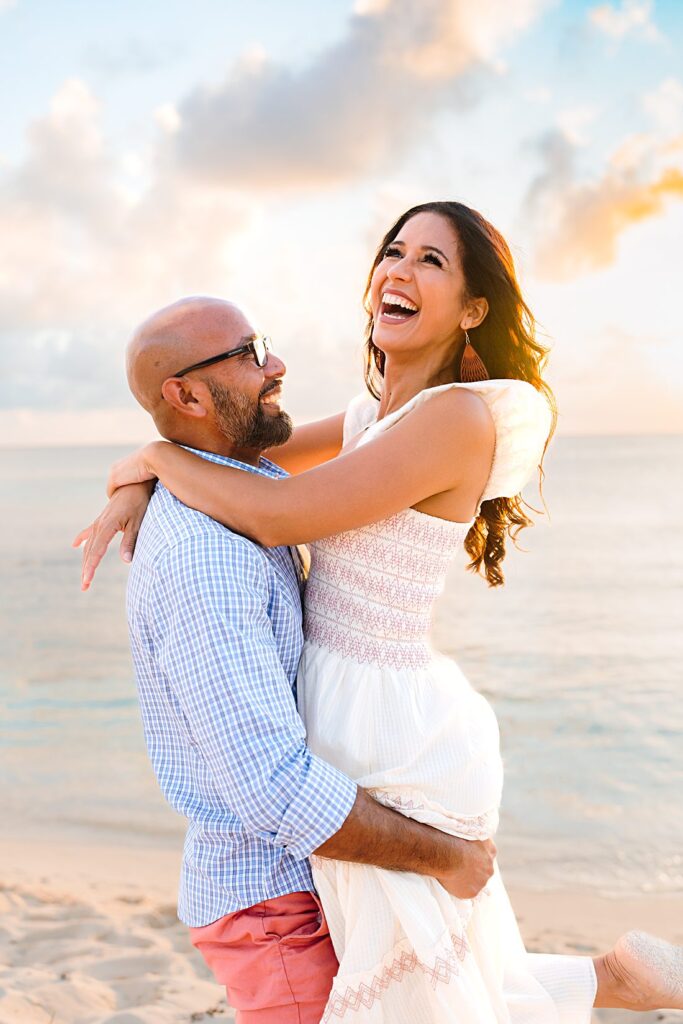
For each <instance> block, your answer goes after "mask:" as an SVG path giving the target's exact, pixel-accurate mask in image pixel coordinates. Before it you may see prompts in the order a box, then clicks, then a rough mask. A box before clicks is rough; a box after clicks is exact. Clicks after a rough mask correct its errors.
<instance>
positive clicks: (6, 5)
mask: <svg viewBox="0 0 683 1024" xmlns="http://www.w3.org/2000/svg"><path fill="white" fill-rule="evenodd" d="M16 6H17V0H0V14H2V12H3V11H9V10H11V9H12V7H16Z"/></svg>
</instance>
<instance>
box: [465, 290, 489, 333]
mask: <svg viewBox="0 0 683 1024" xmlns="http://www.w3.org/2000/svg"><path fill="white" fill-rule="evenodd" d="M488 311H489V303H488V299H485V298H484V297H483V296H482V297H481V298H480V299H470V301H469V302H468V303H467V313H466V314H465V316H464V317H463V319H462V322H461V324H460V326H461V327H462V329H463V331H471V330H473V328H475V327H478V326H479V324H481V323H483V322H484V320H485V319H486V314H487V313H488Z"/></svg>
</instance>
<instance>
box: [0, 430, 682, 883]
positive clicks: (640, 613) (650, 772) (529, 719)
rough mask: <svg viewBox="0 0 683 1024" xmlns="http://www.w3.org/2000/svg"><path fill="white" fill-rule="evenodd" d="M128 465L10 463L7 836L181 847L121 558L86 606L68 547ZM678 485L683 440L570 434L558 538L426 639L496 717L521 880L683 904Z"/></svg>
mask: <svg viewBox="0 0 683 1024" xmlns="http://www.w3.org/2000/svg"><path fill="white" fill-rule="evenodd" d="M119 454H120V452H119V450H118V449H114V448H111V449H93V448H83V449H73V448H72V449H52V450H40V451H39V450H30V451H0V499H1V507H2V512H3V515H2V531H1V533H0V548H1V555H2V589H1V593H0V615H1V619H2V630H1V635H2V648H1V650H0V704H1V707H2V718H1V721H0V747H1V750H0V755H1V759H0V773H1V774H0V781H1V783H2V785H0V820H2V822H3V829H4V830H5V831H6V833H8V834H16V835H22V836H27V835H35V836H36V837H39V836H42V837H50V836H72V837H74V838H76V837H78V836H82V835H86V834H87V835H88V836H96V837H99V838H104V837H108V838H109V839H110V840H111V841H112V842H118V841H125V842H130V841H135V840H144V841H146V842H158V843H163V844H170V843H172V844H174V845H177V846H178V848H180V836H181V834H182V831H183V827H182V822H181V821H180V819H178V818H177V817H176V816H175V815H174V813H173V812H172V811H171V810H170V809H168V808H167V806H166V805H165V804H164V802H163V800H162V798H161V797H160V796H159V794H158V792H157V789H156V784H155V780H154V778H153V776H152V773H151V769H150V768H149V766H148V763H147V758H146V755H145V750H144V746H143V740H142V732H141V728H140V723H139V719H138V713H137V705H136V698H135V687H134V681H133V676H132V670H131V662H130V658H129V654H128V647H127V637H126V624H125V615H124V589H125V583H126V574H127V569H126V567H125V566H124V565H123V563H121V562H120V561H119V560H118V558H117V557H116V556H115V555H114V554H110V556H109V557H108V559H107V561H106V563H105V564H104V566H103V567H102V568H101V570H100V573H99V575H98V578H97V580H96V582H95V585H94V588H93V590H92V591H91V592H90V593H88V594H81V593H80V591H79V586H78V579H79V561H80V555H79V553H77V552H74V551H72V550H71V549H70V547H69V543H70V540H71V537H72V536H73V535H74V533H75V532H76V531H77V529H78V528H79V527H80V526H82V525H84V524H85V523H87V522H88V521H89V520H90V519H91V518H92V517H93V515H94V514H95V513H96V512H97V511H98V510H99V508H100V505H101V503H102V500H103V480H104V476H105V473H106V469H107V467H108V465H109V463H110V462H111V461H112V460H113V459H114V458H115V457H118V455H119ZM682 468H683V437H661V438H644V437H631V438H579V439H577V438H571V439H562V438H560V439H559V440H557V441H556V442H555V445H554V449H553V450H552V452H551V453H550V455H549V457H548V459H547V462H546V469H547V482H546V487H545V496H546V500H547V502H548V505H549V507H550V512H551V520H550V522H548V521H547V519H542V520H541V523H540V524H539V525H537V526H536V527H535V528H534V529H533V530H528V531H525V533H524V534H523V540H522V543H523V545H524V547H525V548H527V549H528V550H527V553H518V552H515V551H513V552H512V554H511V555H510V556H509V557H508V559H507V562H506V565H507V569H508V572H507V576H508V582H507V585H506V587H505V588H502V589H500V590H499V591H490V590H489V589H488V588H487V587H486V586H485V585H484V584H483V583H482V582H481V581H478V580H476V579H474V578H472V577H470V576H469V575H466V574H465V572H464V571H463V568H462V564H461V565H455V566H454V567H453V570H452V572H451V574H450V578H449V582H448V587H447V591H446V594H445V596H444V599H443V600H442V601H441V603H440V606H439V609H438V615H437V619H436V623H435V641H436V645H437V646H438V647H439V648H440V649H442V650H444V651H445V652H447V653H448V654H451V655H452V656H453V657H455V658H457V660H458V661H459V662H460V664H461V665H462V667H463V668H464V670H465V671H466V672H467V673H468V675H469V677H470V678H471V679H472V681H473V683H474V684H475V685H476V686H477V687H478V688H479V689H480V690H482V691H483V692H484V693H486V695H487V696H488V697H489V698H490V699H491V701H492V702H493V704H494V706H495V708H496V710H497V713H498V716H499V719H500V723H501V731H502V737H503V745H504V753H505V762H506V779H507V781H506V790H505V796H504V814H503V820H502V830H501V836H500V848H501V863H502V866H503V870H504V873H505V874H506V876H507V877H508V879H510V880H512V881H515V882H517V883H518V884H520V883H523V884H526V885H532V886H540V887H542V886H553V887H554V886H556V885H560V886H562V887H563V888H564V887H567V886H568V885H570V884H580V885H582V886H584V887H589V888H593V887H594V888H598V889H601V890H603V891H622V892H623V891H649V890H652V891H668V892H673V891H681V890H683V856H682V854H683V700H682V697H683V668H682V666H683V629H682V628H681V619H682V615H681V613H682V611H683V540H682V530H681V527H682V526H683V518H682V512H681V510H682V509H683V472H682ZM528 497H529V500H530V501H531V502H532V503H535V504H537V501H536V502H535V500H534V495H533V494H531V493H530V494H529V495H528Z"/></svg>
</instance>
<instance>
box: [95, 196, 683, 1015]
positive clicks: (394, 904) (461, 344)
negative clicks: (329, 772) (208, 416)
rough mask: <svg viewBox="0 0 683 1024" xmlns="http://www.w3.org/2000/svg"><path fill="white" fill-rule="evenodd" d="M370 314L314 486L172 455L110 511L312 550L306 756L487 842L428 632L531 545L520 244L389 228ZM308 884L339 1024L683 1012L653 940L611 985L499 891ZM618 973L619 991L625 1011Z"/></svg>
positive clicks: (540, 388)
mask: <svg viewBox="0 0 683 1024" xmlns="http://www.w3.org/2000/svg"><path fill="white" fill-rule="evenodd" d="M365 300H366V308H367V312H368V330H367V354H368V363H367V377H366V382H367V384H368V388H369V391H370V393H371V396H374V397H371V396H366V397H365V398H360V399H357V400H356V401H354V402H353V403H352V404H351V406H350V407H349V410H348V412H347V414H346V416H345V418H344V422H343V436H342V437H339V436H338V433H337V434H336V435H335V436H336V442H334V443H331V442H330V432H331V431H332V433H335V431H338V430H339V427H340V425H341V424H340V423H339V421H336V420H335V421H332V424H331V422H330V421H326V422H325V424H323V425H320V427H317V428H316V427H313V428H310V427H309V428H307V429H306V430H305V432H302V433H301V434H299V436H297V434H295V435H294V438H293V440H292V441H291V442H289V443H288V444H287V445H285V446H284V447H283V448H282V449H279V450H278V453H277V460H278V462H280V463H281V464H282V465H283V466H284V467H285V468H288V469H290V470H292V471H297V470H299V469H301V468H304V469H307V468H308V467H309V466H311V465H313V466H316V464H317V468H313V469H310V470H309V471H304V472H301V473H300V475H298V476H293V477H290V478H289V479H284V480H270V479H265V478H263V477H257V476H254V475H249V474H244V473H241V472H240V471H239V470H234V469H230V468H228V467H223V466H217V465H215V464H210V463H207V462H205V461H204V460H201V459H199V458H197V457H195V456H193V455H192V454H191V453H189V452H187V451H184V450H182V449H180V448H177V447H176V446H174V445H171V444H168V443H165V442H161V443H157V444H154V445H151V446H148V447H147V448H145V449H143V450H142V451H141V452H140V453H137V454H136V455H134V456H132V457H130V458H129V459H126V460H123V461H122V462H121V463H119V464H117V465H116V466H115V467H114V469H113V471H112V476H111V478H110V490H113V489H116V488H118V487H120V486H122V485H125V484H128V483H132V482H136V481H142V480H146V479H152V478H154V477H158V478H159V479H161V481H162V482H163V483H164V484H165V485H166V486H167V487H168V488H169V489H170V490H171V491H172V492H173V493H174V494H176V495H177V496H178V497H179V498H180V499H181V500H182V501H184V502H185V503H186V504H189V505H191V506H193V507H194V508H198V509H200V510H201V511H203V512H205V513H207V514H208V515H211V516H213V517H214V518H215V519H218V520H220V521H222V522H224V523H225V524H226V525H228V526H230V527H231V528H233V529H235V530H237V531H239V532H241V533H244V534H246V535H248V536H250V537H252V538H253V539H254V540H256V541H259V542H261V543H263V544H267V545H279V544H295V543H300V542H311V541H312V542H314V543H313V546H312V564H311V572H310V578H309V581H308V587H307V593H306V609H305V626H306V638H307V639H306V645H305V647H304V653H303V656H302V660H301V664H300V669H299V677H298V693H299V701H300V709H301V713H302V716H303V718H304V720H305V722H306V727H307V732H308V742H309V746H310V748H311V749H312V750H313V751H314V752H315V753H317V754H319V755H320V756H322V757H323V758H325V759H326V760H327V761H329V762H331V763H332V764H334V765H336V766H337V767H338V768H340V769H341V770H343V771H344V772H346V773H347V774H348V775H350V776H351V777H352V778H354V779H356V780H357V781H358V782H359V783H360V784H361V785H362V786H364V787H365V788H368V789H370V790H371V791H372V792H373V793H374V795H375V796H376V798H377V799H378V800H380V801H383V802H385V803H387V804H390V805H391V806H393V807H396V808H398V809H400V810H401V811H403V813H405V814H408V815H410V816H412V817H414V818H417V819H419V820H420V821H423V822H426V823H428V824H430V825H433V826H436V827H437V828H441V829H443V830H445V831H448V832H450V833H452V834H455V835H459V836H461V837H463V838H466V839H484V838H489V837H491V836H492V835H493V834H494V833H495V830H496V827H497V823H498V807H499V803H500V795H501V788H502V765H501V760H500V754H499V745H498V729H497V724H496V721H495V717H494V715H493V712H492V711H491V709H490V707H489V706H488V704H487V703H486V701H485V700H484V699H483V698H482V697H481V696H480V695H478V694H477V693H475V692H474V691H473V690H472V688H471V687H470V685H469V683H468V682H467V680H466V679H465V678H464V677H463V675H462V674H461V673H460V671H459V669H458V668H457V666H456V665H455V664H453V663H452V662H450V661H449V660H448V659H446V658H443V657H441V656H439V655H437V654H435V653H434V652H433V651H431V649H430V647H429V643H428V630H429V618H430V612H431V607H432V604H433V602H434V599H435V597H436V596H437V594H438V593H439V592H440V591H441V590H442V588H443V583H444V578H445V574H446V571H447V568H448V565H449V563H450V561H451V559H452V557H453V555H454V554H455V553H456V552H457V551H458V550H459V549H460V548H461V547H463V546H464V547H465V549H466V551H467V553H468V554H469V556H470V563H469V568H470V569H473V570H475V571H479V572H481V573H482V574H483V575H484V576H485V577H486V579H487V580H488V582H489V584H490V585H492V586H497V585H500V584H501V583H502V582H503V575H502V570H501V563H502V561H503V558H504V554H505V539H506V535H508V534H510V535H512V536H513V537H514V535H515V534H516V532H517V531H518V530H519V529H521V528H522V527H524V526H527V525H529V524H530V520H529V519H528V517H527V516H526V514H525V512H524V511H523V508H522V500H521V497H520V491H521V489H522V487H523V485H524V484H525V483H526V482H527V481H528V479H529V478H530V476H531V475H532V473H533V471H534V469H535V468H536V467H537V466H538V465H539V461H540V460H541V459H542V455H543V453H544V451H545V448H546V446H547V443H548V440H549V436H550V434H551V432H552V427H553V425H554V403H553V398H552V393H551V392H550V389H549V388H548V387H547V385H546V384H545V383H544V381H543V379H542V376H541V372H542V369H543V366H544V362H545V356H546V352H545V350H544V349H543V348H542V347H541V346H540V345H539V344H538V343H537V341H536V340H535V338H534V322H533V318H532V316H531V313H530V312H529V310H528V308H527V306H526V305H525V303H524V301H523V299H522V296H521V294H520V291H519V287H518V285H517V282H516V279H515V274H514V267H513V264H512V259H511V256H510V252H509V249H508V247H507V245H506V243H505V241H504V239H503V238H502V237H501V236H500V235H499V234H498V232H497V231H495V229H494V228H493V227H492V226H491V225H490V224H488V223H487V222H486V221H485V220H484V219H483V218H482V217H481V216H480V215H479V214H477V213H476V212H475V211H473V210H470V209H468V208H467V207H464V206H462V205H460V204H457V203H430V204H426V205H423V206H420V207H415V208H413V209H411V210H409V211H407V213H405V214H404V215H403V216H402V217H401V218H400V219H399V220H398V221H397V223H396V224H395V225H394V226H393V227H392V228H391V230H390V231H389V232H388V233H387V235H386V237H385V238H384V239H383V241H382V244H381V246H380V248H379V250H378V253H377V256H376V258H375V261H374V264H373V267H372V271H371V274H370V278H369V281H368V287H367V290H366V295H365ZM330 448H332V451H331V450H330ZM340 448H341V455H340V457H338V458H331V456H333V455H336V454H338V453H339V449H340ZM117 497H118V496H117ZM120 500H124V501H125V500H126V498H125V495H124V498H123V499H120V498H119V501H120ZM139 516H140V510H139V503H138V501H137V499H135V501H132V502H131V508H130V511H129V514H128V518H129V520H130V521H131V522H133V523H135V522H137V521H138V520H139ZM119 518H121V514H120V511H119ZM123 518H125V517H123ZM86 533H87V531H86ZM314 878H315V882H316V885H317V888H318V891H319V893H320V896H321V898H322V901H323V905H324V908H325V911H326V915H327V918H328V921H329V925H330V931H331V934H332V939H333V942H334V946H335V950H336V952H337V955H338V958H339V961H340V970H339V974H338V976H337V978H336V979H335V982H334V986H333V990H332V993H331V995H330V999H329V1002H328V1005H327V1009H326V1012H325V1016H324V1018H323V1019H324V1020H325V1021H329V1020H337V1019H339V1020H344V1019H348V1020H363V1021H367V1022H373V1024H374V1022H380V1021H381V1022H387V1024H388V1022H391V1024H403V1022H405V1024H408V1022H410V1024H420V1022H425V1024H426V1022H428V1021H429V1022H444V1024H445V1022H447V1021H449V1022H452V1021H456V1020H457V1021H458V1022H459V1024H484V1022H486V1024H489V1022H504V1021H507V1022H514V1024H522V1022H524V1024H549V1022H557V1024H559V1022H562V1024H574V1022H588V1021H589V1019H590V1013H591V1008H592V1006H593V1005H603V1006H604V1005H616V1006H623V1007H626V1008H630V1009H648V1008H654V1007H656V1006H663V1005H666V1006H670V1007H676V1008H678V1007H681V1008H683V963H682V961H681V956H680V952H679V951H677V950H676V949H674V947H670V946H668V945H667V944H665V943H658V942H657V940H651V939H649V938H647V937H644V936H642V935H638V934H634V933H630V934H629V935H628V936H625V937H624V938H623V939H622V940H620V942H619V944H618V945H617V947H616V949H615V950H614V951H613V952H612V953H611V954H609V955H608V957H606V958H599V959H598V960H596V962H595V965H594V964H593V962H592V961H591V960H590V959H588V958H580V957H552V956H534V955H530V954H527V953H526V951H525V949H524V946H523V943H522V940H521V937H520V934H519V930H518V927H517V924H516V921H515V918H514V914H513V913H512V910H511V908H510V904H509V901H508V898H507V895H506V892H505V889H504V887H503V885H502V882H501V879H500V875H499V874H497V873H496V874H495V875H494V877H493V879H492V880H491V882H490V883H489V884H488V886H487V887H486V889H485V891H484V892H483V893H482V894H480V896H479V897H477V899H476V900H474V901H468V900H458V899H455V898H454V897H451V896H449V895H448V894H447V893H446V891H445V890H444V889H443V888H442V887H441V886H440V885H439V884H438V883H437V882H436V881H435V880H432V879H429V878H426V877H421V876H416V875H407V874H399V873H396V872H388V871H384V870H381V869H377V868H373V867H370V866H367V865H361V864H348V863H340V862H335V861H330V860H324V859H320V858H318V859H316V863H315V864H314ZM610 965H611V967H612V968H613V969H616V970H618V971H619V972H621V973H622V975H623V977H622V979H621V980H622V984H621V989H620V993H619V996H618V997H617V998H614V997H612V1001H611V1002H609V1001H608V998H607V996H606V995H605V993H606V991H608V990H610V991H612V992H614V985H612V987H611V989H610V986H609V985H608V984H606V982H608V981H609V979H608V978H606V971H608V970H609V967H610ZM596 972H597V977H596ZM612 981H613V979H612Z"/></svg>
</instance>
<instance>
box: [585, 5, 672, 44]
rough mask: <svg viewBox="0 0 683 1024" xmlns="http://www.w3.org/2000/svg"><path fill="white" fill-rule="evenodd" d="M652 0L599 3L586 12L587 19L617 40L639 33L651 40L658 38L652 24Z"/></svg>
mask: <svg viewBox="0 0 683 1024" xmlns="http://www.w3.org/2000/svg"><path fill="white" fill-rule="evenodd" d="M652 8H653V4H652V0H621V3H620V4H619V5H617V6H615V5H613V4H611V3H605V4H600V5H599V6H598V7H593V8H592V9H591V10H590V11H589V12H588V19H589V21H590V23H591V25H593V26H594V27H595V28H596V29H598V30H599V31H600V32H603V33H604V34H605V35H606V36H609V38H610V39H612V40H613V41H616V42H618V41H619V40H621V39H623V38H624V37H625V36H627V35H631V34H635V35H640V36H642V37H643V38H644V39H648V40H650V41H652V42H654V41H656V40H658V39H659V38H660V34H659V30H658V29H657V28H656V26H655V25H654V23H653V21H652V18H651V15H652Z"/></svg>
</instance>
